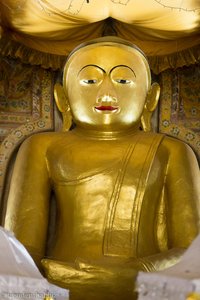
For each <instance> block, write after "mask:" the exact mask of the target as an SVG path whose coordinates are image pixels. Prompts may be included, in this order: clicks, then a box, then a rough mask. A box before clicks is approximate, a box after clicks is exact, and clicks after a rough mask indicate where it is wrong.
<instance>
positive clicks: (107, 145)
mask: <svg viewBox="0 0 200 300" xmlns="http://www.w3.org/2000/svg"><path fill="white" fill-rule="evenodd" d="M151 140H152V137H150V138H149V141H150V143H151ZM147 144H148V143H147ZM151 151H152V149H151V147H150V146H147V148H146V149H143V150H142V148H141V141H140V134H135V135H130V136H127V138H122V139H117V140H94V139H92V138H86V137H85V138H84V137H80V136H78V135H76V134H73V133H69V134H68V135H67V136H66V138H62V141H59V147H58V148H56V145H55V144H54V143H53V144H52V145H51V146H50V147H49V148H48V151H47V162H48V169H49V174H50V178H51V182H52V189H53V190H54V193H55V198H56V203H57V210H58V213H57V223H56V224H57V225H56V235H55V244H54V246H53V249H52V251H51V253H50V255H51V256H52V257H53V258H54V259H57V260H62V261H73V260H75V259H76V258H77V257H81V258H86V259H100V258H101V257H102V256H103V255H119V256H125V257H134V256H140V255H145V254H147V253H148V254H151V253H154V251H157V250H158V249H157V247H158V243H157V241H156V240H155V239H154V236H155V226H157V224H156V222H157V219H158V218H159V216H158V214H159V212H158V207H159V205H160V201H161V198H162V193H163V184H164V178H165V169H166V168H165V166H164V165H165V160H164V159H163V157H162V158H161V156H162V155H159V151H157V149H156V150H155V152H156V155H155V158H154V162H153V165H152V167H151V166H150V165H149V166H146V162H148V160H149V157H148V156H149V153H151ZM157 152H158V153H157ZM145 168H146V169H147V170H146V171H144V170H145ZM150 169H151V170H150ZM145 172H146V173H145ZM149 172H150V173H151V174H150V176H148V173H149ZM145 174H146V175H145ZM143 177H144V178H143ZM145 181H147V183H146V182H145ZM147 224H148V226H147ZM140 231H141V232H142V234H140ZM130 239H131V242H130V243H129V240H130ZM147 241H148V242H147ZM143 243H144V244H145V246H144V247H143Z"/></svg>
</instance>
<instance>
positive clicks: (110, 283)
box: [42, 259, 138, 299]
mask: <svg viewBox="0 0 200 300" xmlns="http://www.w3.org/2000/svg"><path fill="white" fill-rule="evenodd" d="M42 265H43V267H44V271H45V274H46V277H47V278H48V279H49V280H50V281H52V282H53V283H55V284H57V285H59V286H62V287H65V288H68V289H70V290H71V291H75V292H77V293H78V291H80V293H83V291H84V292H85V291H87V293H93V292H94V291H95V294H96V293H97V291H98V293H100V294H101V295H102V293H104V292H105V291H107V293H108V291H109V293H110V294H112V295H118V296H119V295H120V294H121V293H122V294H123V297H124V293H127V299H128V295H129V296H130V295H132V296H133V290H134V281H135V278H136V275H137V272H138V266H137V267H136V268H133V266H131V267H130V266H128V267H127V268H126V267H125V266H126V264H125V265H124V264H122V262H121V263H120V264H118V265H117V264H116V263H114V262H113V261H112V259H110V260H109V259H108V260H106V259H105V260H103V261H101V262H100V261H99V262H97V263H95V264H93V263H88V262H86V261H83V260H81V259H77V260H76V262H75V263H74V264H68V263H65V262H60V261H54V260H50V259H43V260H42ZM136 265H137V264H136ZM113 297H114V296H113ZM72 299H73V298H72ZM77 299H78V298H77ZM88 299H89V298H88ZM100 299H101V298H100ZM102 299H103V296H102ZM105 299H106V298H105ZM111 299H112V297H111ZM124 299H126V298H124Z"/></svg>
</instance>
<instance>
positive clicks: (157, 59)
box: [0, 0, 200, 73]
mask: <svg viewBox="0 0 200 300" xmlns="http://www.w3.org/2000/svg"><path fill="white" fill-rule="evenodd" d="M0 11H1V26H2V40H1V47H0V51H1V53H3V54H4V55H11V54H12V56H15V57H17V56H18V57H21V58H22V59H24V60H27V61H28V60H29V61H30V63H32V64H33V63H34V60H35V63H36V64H39V63H41V64H42V62H43V65H44V66H45V67H48V66H50V67H52V66H53V64H54V66H53V67H54V68H56V67H59V64H61V61H62V60H63V59H64V57H66V55H68V54H69V52H70V51H71V50H72V49H73V48H74V47H75V46H77V45H78V44H79V43H81V42H84V41H86V40H89V39H92V38H96V37H99V36H102V35H110V34H115V35H118V36H120V37H122V38H125V39H128V40H130V41H132V42H134V43H135V44H137V45H138V46H139V47H140V48H141V49H142V50H143V51H144V52H145V53H146V54H147V55H148V57H149V58H150V61H151V64H152V67H153V68H155V72H156V73H158V72H160V71H162V70H163V69H166V68H168V67H170V66H172V67H178V66H181V65H188V64H191V63H196V62H198V61H199V60H200V49H199V48H200V47H199V45H200V1H199V0H193V1H192V0H68V1H66V0H65V1H63V0H57V1H55V0H6V1H4V0H0ZM11 48H12V50H11ZM25 49H26V51H25ZM27 49H29V54H30V55H29V56H30V57H29V58H28V54H27V53H28V52H27V51H28V50H27ZM34 51H35V55H34ZM25 53H26V55H25ZM25 56H26V58H25ZM39 56H40V58H39ZM42 57H43V58H42ZM48 57H49V59H48ZM50 60H51V62H50ZM53 60H54V62H52V61H53Z"/></svg>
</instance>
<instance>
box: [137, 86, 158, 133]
mask: <svg viewBox="0 0 200 300" xmlns="http://www.w3.org/2000/svg"><path fill="white" fill-rule="evenodd" d="M159 97H160V86H159V84H158V83H156V82H155V83H153V84H152V86H151V88H150V90H149V91H148V93H147V98H146V103H145V106H144V110H143V114H142V117H141V123H142V128H143V130H144V131H151V130H152V126H151V117H152V114H153V112H154V111H155V109H156V107H157V104H158V100H159Z"/></svg>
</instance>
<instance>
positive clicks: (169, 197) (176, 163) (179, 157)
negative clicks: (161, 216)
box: [143, 138, 200, 271]
mask: <svg viewBox="0 0 200 300" xmlns="http://www.w3.org/2000/svg"><path fill="white" fill-rule="evenodd" d="M164 147H165V150H167V151H168V153H169V161H168V166H167V174H166V182H165V195H164V197H165V200H166V205H167V212H166V214H167V216H166V218H167V234H168V248H169V250H168V251H165V252H163V253H158V254H156V255H152V256H150V257H146V258H143V262H144V265H145V266H146V269H147V270H149V271H154V270H160V269H163V268H166V267H169V266H171V265H173V264H174V263H176V262H177V261H178V260H179V258H180V256H181V255H182V254H183V252H184V250H185V249H186V248H187V247H188V246H189V245H190V244H191V242H192V241H193V240H194V238H195V237H196V236H197V234H198V233H199V229H200V228H199V225H200V189H199V188H200V173H199V166H198V163H197V160H196V157H195V155H194V153H193V151H192V150H191V149H190V147H188V146H187V145H186V144H184V143H182V142H177V141H175V140H172V139H171V138H166V139H165V141H164Z"/></svg>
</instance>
